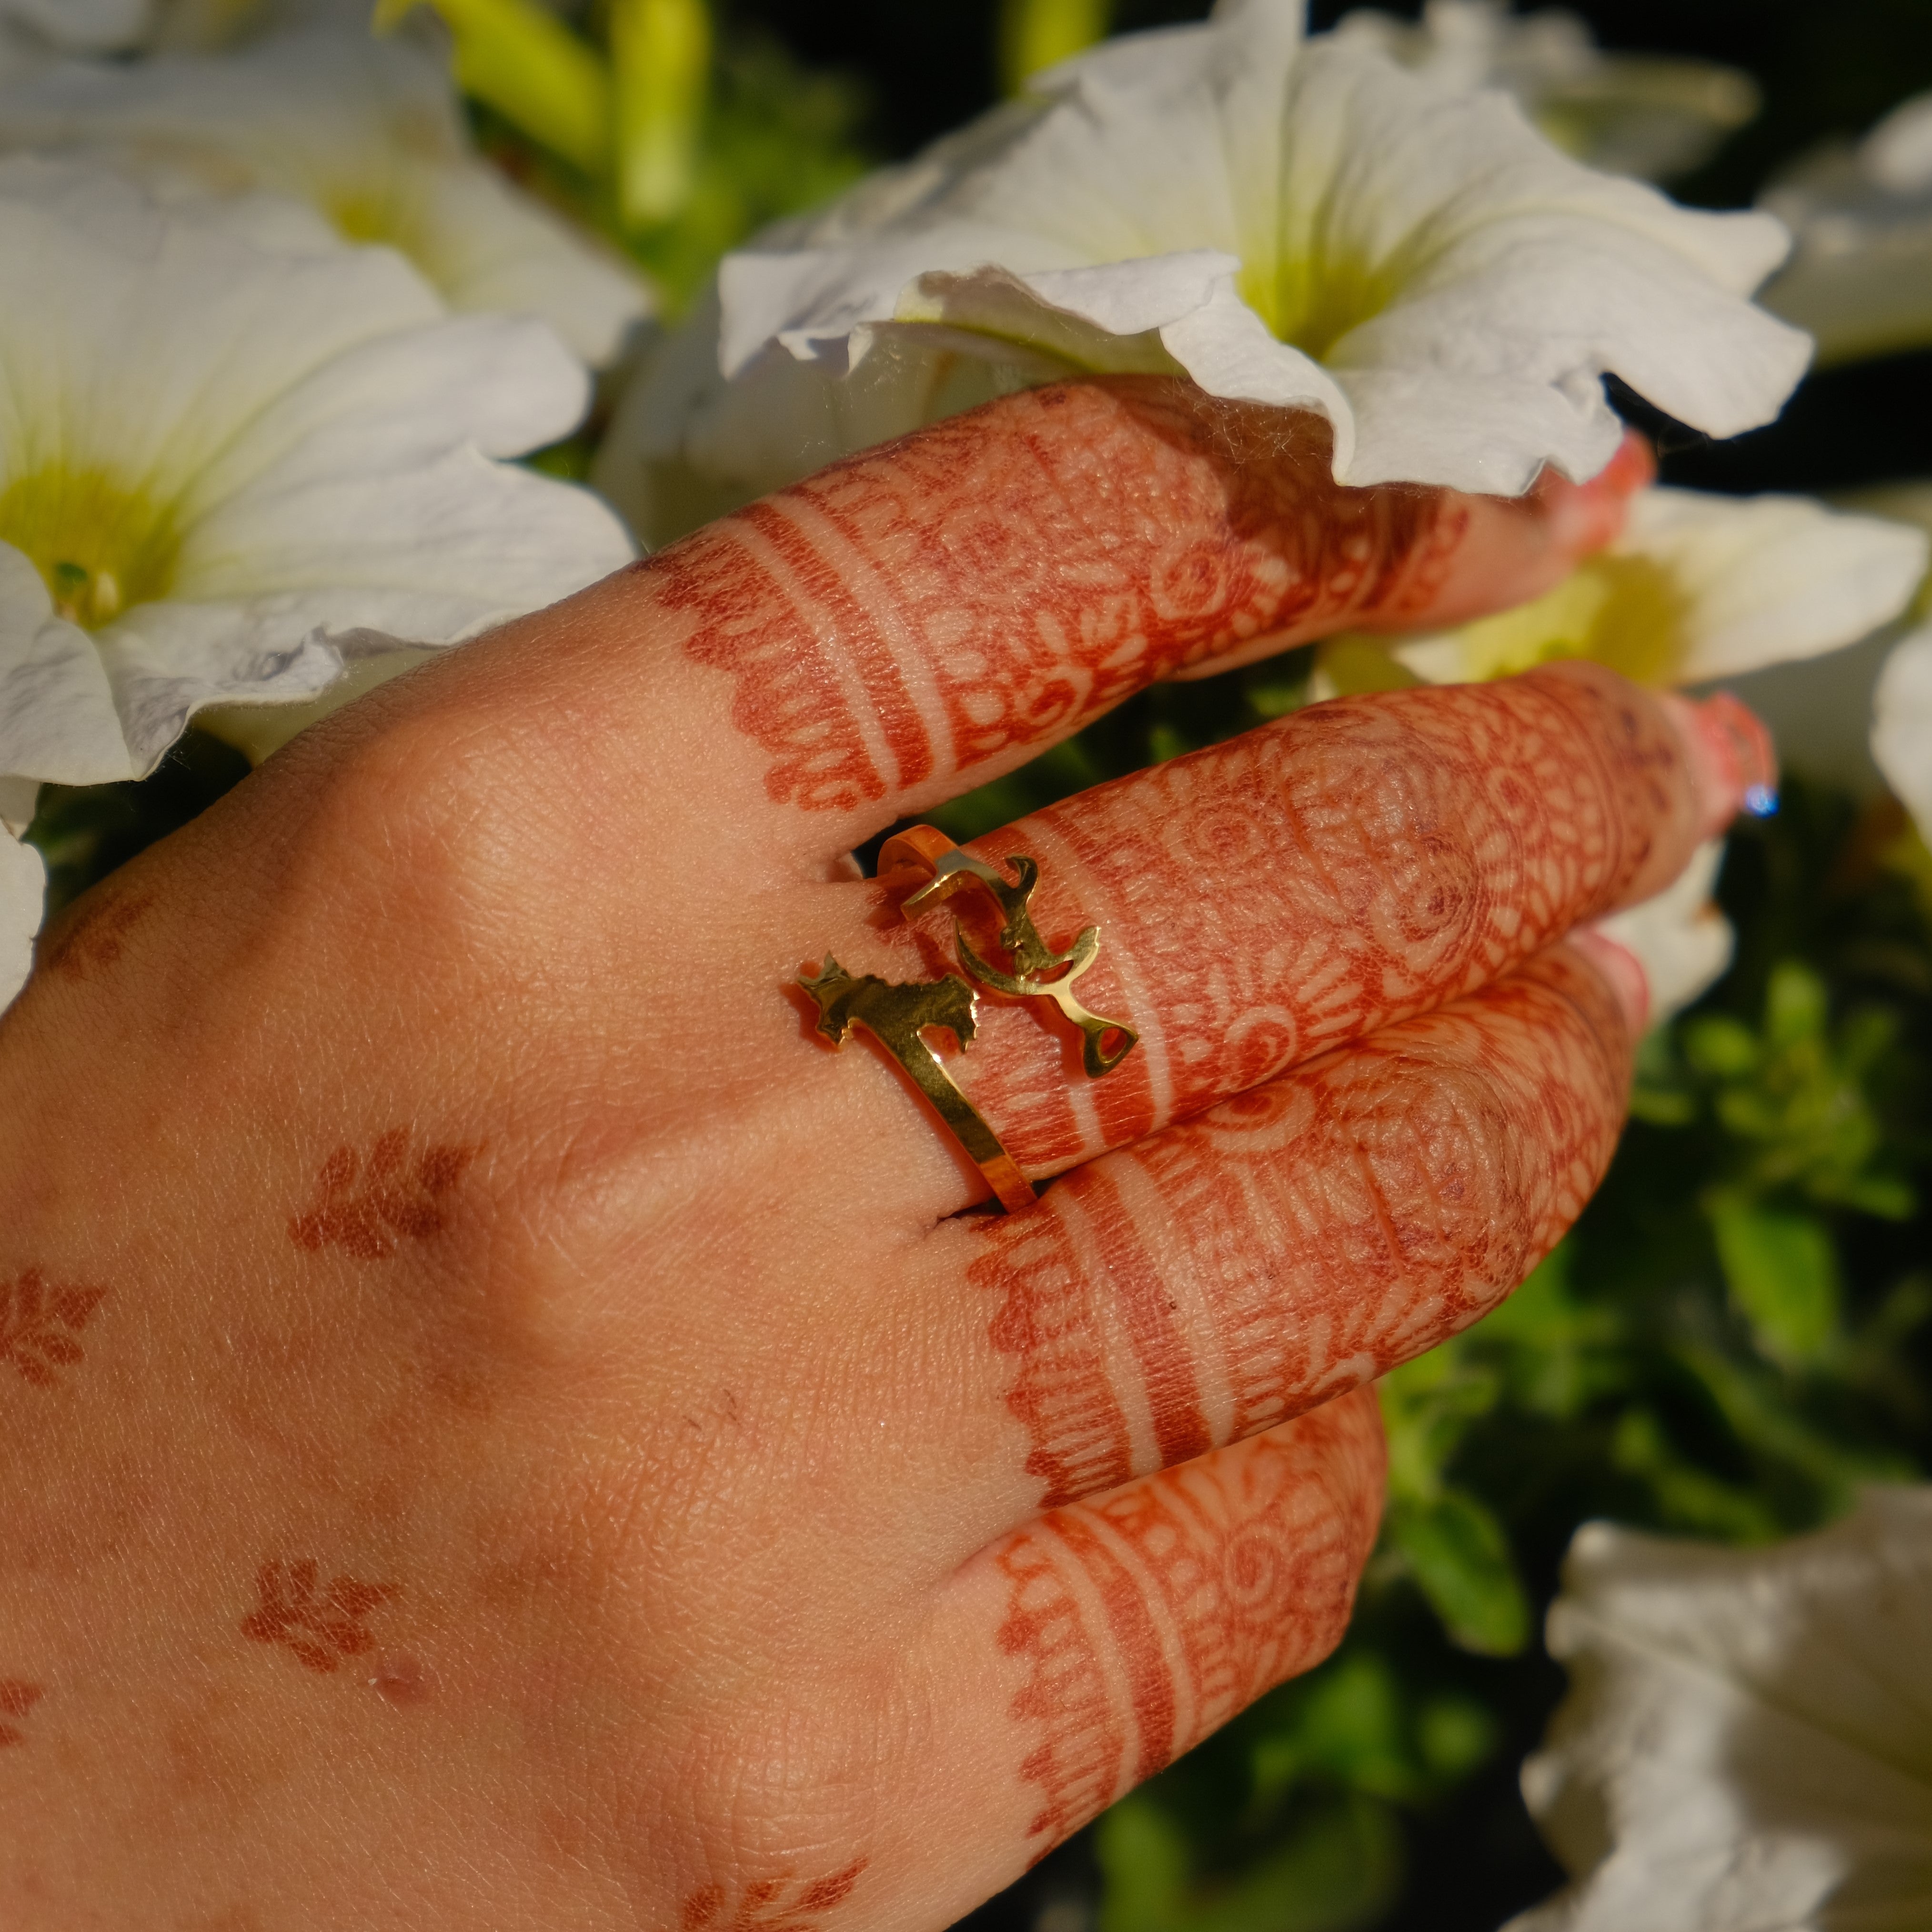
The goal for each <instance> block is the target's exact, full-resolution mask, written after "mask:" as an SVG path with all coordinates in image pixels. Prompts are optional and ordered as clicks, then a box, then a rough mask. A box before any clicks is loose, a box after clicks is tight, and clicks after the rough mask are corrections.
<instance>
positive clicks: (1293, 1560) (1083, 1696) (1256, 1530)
mask: <svg viewBox="0 0 1932 1932" xmlns="http://www.w3.org/2000/svg"><path fill="white" fill-rule="evenodd" d="M1381 1440H1382V1439H1381V1433H1380V1425H1379V1421H1378V1419H1377V1418H1376V1412H1375V1409H1374V1404H1373V1397H1367V1396H1358V1397H1347V1398H1344V1399H1343V1400H1341V1401H1340V1402H1337V1403H1333V1404H1331V1405H1330V1406H1329V1407H1328V1408H1326V1409H1319V1410H1317V1411H1316V1412H1314V1413H1313V1415H1307V1416H1305V1417H1304V1418H1301V1421H1298V1423H1296V1424H1295V1425H1294V1426H1293V1427H1292V1429H1288V1430H1280V1431H1278V1432H1277V1433H1274V1434H1271V1435H1268V1436H1261V1437H1259V1438H1257V1439H1255V1440H1254V1441H1253V1442H1248V1443H1245V1444H1243V1445H1240V1446H1239V1447H1238V1448H1236V1449H1234V1450H1232V1451H1223V1452H1222V1453H1221V1454H1217V1455H1214V1456H1209V1457H1202V1458H1201V1459H1200V1460H1197V1461H1196V1462H1193V1463H1187V1464H1184V1465H1183V1466H1181V1467H1180V1468H1178V1469H1172V1470H1169V1471H1168V1472H1166V1473H1164V1474H1163V1475H1159V1476H1156V1477H1151V1478H1147V1479H1146V1480H1145V1481H1140V1482H1137V1483H1133V1484H1130V1485H1128V1486H1127V1487H1126V1488H1125V1489H1124V1490H1119V1491H1118V1492H1116V1493H1115V1494H1113V1495H1112V1496H1109V1497H1107V1498H1106V1499H1104V1500H1103V1501H1101V1502H1097V1503H1088V1504H1079V1505H1073V1506H1072V1507H1070V1508H1064V1509H1061V1510H1056V1511H1053V1512H1052V1513H1051V1514H1049V1515H1047V1516H1046V1517H1043V1519H1042V1520H1040V1522H1039V1523H1036V1524H1034V1525H1033V1526H1031V1527H1030V1528H1028V1529H1024V1530H1022V1531H1020V1532H1018V1533H1017V1534H1016V1535H1014V1536H1013V1537H1011V1538H1008V1539H1007V1542H1006V1543H1005V1544H1004V1545H1003V1546H1002V1547H1001V1548H1000V1549H999V1550H998V1552H997V1553H996V1554H995V1558H994V1561H995V1564H996V1565H997V1566H998V1569H999V1571H1000V1572H1001V1574H1002V1576H1003V1577H1004V1578H1005V1580H1006V1581H1007V1614H1006V1616H1005V1619H1004V1622H1002V1624H1001V1627H1000V1631H999V1637H998V1642H999V1646H1000V1649H1001V1651H1002V1652H1004V1654H1005V1655H1007V1656H1008V1657H1010V1658H1013V1659H1015V1660H1016V1661H1018V1662H1019V1664H1021V1665H1022V1667H1023V1668H1024V1670H1025V1681H1024V1682H1023V1683H1022V1686H1021V1688H1020V1689H1019V1691H1018V1693H1017V1694H1016V1697H1015V1698H1014V1700H1013V1706H1012V1711H1013V1716H1014V1718H1016V1720H1017V1721H1019V1723H1020V1724H1021V1725H1022V1727H1024V1728H1025V1730H1026V1731H1027V1733H1028V1734H1029V1735H1031V1736H1034V1737H1035V1738H1036V1739H1037V1742H1035V1744H1034V1746H1033V1748H1031V1750H1030V1751H1028V1754H1027V1755H1026V1756H1025V1758H1024V1759H1023V1760H1022V1763H1021V1765H1020V1767H1019V1769H1020V1775H1021V1776H1022V1778H1023V1779H1024V1780H1025V1781H1026V1782H1027V1783H1028V1784H1032V1785H1034V1786H1036V1787H1037V1788H1038V1790H1039V1791H1040V1810H1039V1811H1037V1813H1036V1814H1035V1815H1034V1817H1033V1819H1032V1820H1031V1822H1030V1823H1029V1826H1028V1838H1030V1839H1036V1840H1037V1841H1040V1843H1039V1852H1040V1855H1044V1854H1045V1853H1046V1852H1048V1851H1049V1850H1051V1849H1052V1847H1053V1846H1055V1845H1056V1844H1058V1843H1060V1842H1061V1840H1062V1839H1064V1838H1067V1837H1068V1836H1069V1835H1070V1834H1071V1833H1073V1832H1075V1831H1076V1830H1078V1829H1079V1827H1080V1826H1082V1825H1083V1824H1085V1823H1086V1822H1087V1820H1088V1819H1090V1818H1091V1817H1094V1816H1095V1815H1096V1814H1098V1813H1099V1812H1100V1811H1103V1810H1105V1809H1106V1807H1107V1806H1108V1805H1111V1804H1112V1802H1114V1800H1115V1799H1116V1798H1118V1796H1120V1795H1121V1793H1123V1792H1124V1791H1125V1790H1128V1789H1129V1788H1130V1787H1132V1786H1133V1785H1135V1784H1139V1782H1141V1781H1142V1780H1143V1779H1145V1778H1150V1777H1151V1776H1152V1775H1154V1772H1157V1771H1159V1770H1160V1769H1163V1767H1164V1766H1166V1765H1168V1764H1170V1763H1172V1762H1173V1760H1175V1758H1176V1757H1179V1756H1180V1755H1181V1753H1182V1752H1183V1751H1187V1749H1188V1748H1190V1747H1191V1746H1192V1745H1195V1744H1196V1743H1198V1742H1199V1741H1200V1739H1202V1738H1204V1737H1205V1736H1207V1735H1208V1733H1210V1732H1211V1731H1213V1730H1216V1729H1217V1728H1218V1727H1220V1725H1222V1724H1225V1723H1226V1721H1228V1719H1229V1718H1232V1717H1233V1716H1234V1715H1235V1714H1236V1713H1237V1712H1239V1711H1241V1710H1242V1709H1245V1708H1246V1707H1247V1705H1249V1704H1250V1703H1252V1702H1253V1700H1255V1699H1256V1697H1259V1696H1260V1695H1261V1694H1262V1692H1263V1691H1266V1690H1268V1689H1271V1688H1272V1687H1273V1686H1274V1685H1277V1684H1278V1683H1280V1682H1281V1681H1282V1680H1283V1679H1284V1678H1286V1677H1289V1676H1294V1675H1295V1674H1296V1673H1298V1672H1300V1671H1303V1670H1307V1669H1309V1668H1310V1667H1311V1666H1313V1664H1316V1663H1317V1662H1319V1661H1320V1660H1321V1658H1323V1657H1324V1656H1325V1655H1327V1654H1328V1652H1329V1651H1330V1650H1331V1649H1333V1648H1334V1646H1335V1644H1336V1643H1337V1642H1338V1641H1339V1640H1340V1637H1341V1634H1342V1632H1343V1628H1345V1627H1346V1624H1347V1622H1348V1616H1349V1607H1350V1605H1351V1604H1352V1601H1353V1598H1354V1592H1355V1580H1356V1578H1357V1577H1358V1575H1359V1574H1360V1572H1361V1566H1362V1565H1363V1563H1364V1562H1366V1561H1367V1556H1368V1553H1369V1550H1370V1547H1371V1546H1372V1544H1373V1542H1374V1540H1375V1534H1376V1524H1377V1522H1378V1520H1379V1515H1380V1511H1381V1493H1382V1460H1381V1457H1382V1451H1381Z"/></svg>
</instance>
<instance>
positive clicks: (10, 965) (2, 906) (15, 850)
mask: <svg viewBox="0 0 1932 1932" xmlns="http://www.w3.org/2000/svg"><path fill="white" fill-rule="evenodd" d="M46 894H47V873H46V866H45V865H43V863H42V862H41V859H40V854H39V853H37V852H36V851H35V850H34V848H33V847H32V846H31V845H27V844H23V843H22V842H21V841H20V840H19V839H18V838H13V836H11V835H10V834H8V833H7V832H0V1007H7V1006H8V1005H10V1004H12V1002H13V999H14V997H15V996H16V995H17V994H18V993H19V992H20V989H21V988H22V987H23V986H25V985H26V983H27V976H28V974H30V973H31V972H32V971H33V970H34V937H35V935H37V933H38V932H40V922H41V920H42V919H43V918H44V917H45V916H46Z"/></svg>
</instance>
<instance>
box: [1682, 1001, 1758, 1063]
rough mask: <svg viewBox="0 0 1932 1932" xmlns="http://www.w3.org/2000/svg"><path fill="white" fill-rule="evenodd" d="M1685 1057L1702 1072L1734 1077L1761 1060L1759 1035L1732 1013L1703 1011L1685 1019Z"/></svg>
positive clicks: (1683, 1030) (1683, 1032)
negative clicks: (1695, 1017) (1733, 1017)
mask: <svg viewBox="0 0 1932 1932" xmlns="http://www.w3.org/2000/svg"><path fill="white" fill-rule="evenodd" d="M1682 1040H1683V1043H1684V1057H1685V1059H1686V1060H1688V1061H1689V1062H1690V1063H1691V1065H1692V1066H1693V1067H1695V1068H1696V1069H1697V1071H1698V1072H1699V1073H1708V1074H1711V1075H1713V1076H1716V1077H1717V1078H1718V1079H1736V1078H1737V1077H1739V1076H1741V1075H1743V1074H1746V1073H1750V1072H1751V1070H1753V1069H1754V1067H1756V1066H1757V1063H1758V1046H1757V1036H1756V1035H1755V1034H1753V1033H1752V1031H1751V1028H1749V1027H1748V1026H1746V1025H1745V1023H1744V1022H1743V1021H1742V1020H1738V1019H1732V1017H1731V1016H1730V1014H1728V1013H1703V1014H1700V1015H1699V1016H1698V1017H1697V1019H1693V1020H1688V1021H1686V1022H1685V1025H1684V1027H1683V1029H1682Z"/></svg>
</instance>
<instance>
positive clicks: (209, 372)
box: [0, 159, 632, 783]
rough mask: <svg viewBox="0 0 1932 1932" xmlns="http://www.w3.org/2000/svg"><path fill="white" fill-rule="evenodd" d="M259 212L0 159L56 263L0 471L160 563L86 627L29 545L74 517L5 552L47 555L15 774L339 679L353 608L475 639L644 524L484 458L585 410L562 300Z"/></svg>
mask: <svg viewBox="0 0 1932 1932" xmlns="http://www.w3.org/2000/svg"><path fill="white" fill-rule="evenodd" d="M259 222H260V204H257V203H252V202H225V203H209V202H197V203H196V204H194V205H192V206H191V207H189V208H184V209H177V210H175V211H163V210H161V209H160V208H157V207H156V206H155V205H154V204H153V203H152V202H150V201H149V200H148V199H146V198H145V197H144V196H142V195H140V194H139V193H138V192H137V191H136V190H134V189H133V187H130V185H129V184H127V183H126V182H125V181H124V180H123V179H121V178H120V177H118V175H114V174H113V173H111V172H109V173H102V172H96V171H89V170H87V169H82V168H78V167H76V166H71V165H68V166H53V165H49V164H47V163H40V162H37V161H32V160H20V159H16V160H10V161H8V162H6V163H0V247H5V248H8V249H10V250H12V251H15V252H16V254H17V255H18V256H19V257H20V258H21V259H27V260H32V261H34V264H35V268H36V274H35V276H34V278H31V281H23V283H22V284H20V286H19V287H17V289H16V290H15V292H14V293H13V297H12V299H10V302H9V304H8V305H7V308H6V310H5V313H4V314H0V411H4V413H5V415H6V416H7V419H8V420H9V434H8V436H7V439H6V440H5V458H6V462H7V468H6V469H5V472H0V484H4V485H5V486H6V487H8V488H10V490H12V491H13V493H14V496H15V497H16V498H17V502H16V506H15V511H14V514H16V515H17V517H21V518H24V519H26V520H27V523H28V525H31V523H32V520H33V518H34V517H35V516H36V515H40V516H43V517H49V516H50V517H53V518H54V522H55V525H58V524H59V520H60V516H61V515H62V514H69V515H70V520H71V516H72V515H80V517H81V520H82V522H83V524H84V525H85V526H86V528H85V529H83V532H82V533H81V534H82V535H83V537H84V538H85V540H86V541H85V542H83V544H80V548H82V549H85V548H86V547H87V546H88V545H89V544H93V545H95V547H100V546H102V545H104V546H105V547H106V548H107V550H113V547H114V546H115V544H117V543H119V544H122V545H123V546H124V547H125V546H132V547H133V554H134V556H135V560H136V563H137V564H138V565H139V568H138V569H135V570H133V571H132V572H131V573H130V574H128V573H124V574H122V575H121V576H118V577H115V580H114V591H115V599H114V601H125V602H127V603H129V604H130V605H131V607H130V608H127V609H126V610H124V611H123V612H121V613H119V614H118V615H117V614H116V613H115V612H114V611H113V610H112V609H111V608H110V609H109V610H105V611H102V612H100V613H98V615H97V616H94V617H91V618H90V619H89V621H90V622H93V623H94V625H95V628H94V631H93V634H92V637H91V639H90V637H89V635H88V634H86V633H85V632H83V631H80V630H78V629H77V628H74V625H62V624H60V623H59V622H58V620H56V619H51V618H49V617H48V616H47V613H48V612H49V610H50V605H49V600H48V597H47V593H46V589H44V587H43V586H42V585H41V581H40V574H39V570H37V569H36V568H35V565H38V566H39V568H40V570H46V569H49V568H53V569H56V570H58V569H62V568H67V567H68V566H67V565H65V564H64V563H62V562H60V561H59V559H60V558H61V557H62V556H63V555H64V554H65V552H64V551H63V550H62V548H61V546H62V544H66V543H68V541H69V539H70V535H71V532H68V531H67V530H66V529H65V527H64V526H63V527H58V528H55V527H49V529H40V531H39V533H38V536H37V539H35V540H37V541H40V542H41V543H42V544H43V547H45V546H46V545H52V546H53V548H52V549H51V550H49V553H48V554H46V555H44V556H35V557H34V559H32V560H31V561H29V560H28V559H26V558H25V557H22V556H19V555H18V553H7V554H8V555H11V556H13V558H14V561H15V563H16V564H17V566H18V568H17V569H15V570H14V571H13V575H14V577H17V578H19V579H20V585H19V589H20V596H19V597H17V598H16V599H15V600H14V607H17V609H19V610H21V611H23V612H26V611H27V610H28V604H29V601H31V600H28V598H27V597H26V592H27V589H28V588H29V586H28V582H27V580H28V579H31V588H32V589H34V592H35V594H36V595H37V598H38V602H37V604H34V605H33V608H34V609H36V610H38V611H39V613H41V616H40V624H39V628H38V629H37V630H35V629H34V628H31V625H30V624H29V622H28V617H27V616H22V617H21V618H20V626H21V637H20V640H18V641H17V642H16V643H14V644H13V646H12V647H11V658H12V663H11V666H10V670H9V671H8V673H7V674H8V676H9V677H10V691H12V692H13V693H17V694H19V697H20V701H18V702H16V703H10V705H9V706H8V707H7V710H6V712H5V718H4V737H0V775H7V774H13V775H26V776H30V777H34V778H47V779H58V780H62V781H66V782H69V783H86V782H92V781H97V780H98V779H101V778H110V777H112V778H122V777H127V776H130V775H142V774H145V772H148V770H151V769H152V768H153V766H154V764H155V763H157V761H158V760H159V759H160V757H161V755H162V754H163V751H165V750H166V747H167V745H168V744H169V742H172V739H173V738H174V737H175V735H176V734H177V733H178V732H179V731H180V730H181V727H182V726H183V725H184V724H185V723H186V721H187V719H188V718H189V717H190V716H191V715H193V712H195V711H196V710H197V709H199V708H201V707H202V706H206V705H211V704H216V703H224V702H233V701H237V700H250V701H257V702H260V701H266V700H284V699H299V698H308V697H314V695H316V694H318V693H319V692H320V691H323V689H325V688H326V687H327V686H328V685H329V684H330V683H331V682H333V680H334V679H335V678H336V677H337V676H339V675H340V674H341V670H342V665H343V658H342V655H341V649H339V648H338V644H339V643H341V642H342V641H344V640H347V638H349V637H350V636H352V635H353V634H354V633H355V632H356V631H359V630H363V629H373V630H379V631H387V632H390V633H393V634H395V635H396V636H398V637H403V638H405V639H408V640H411V641H420V642H425V643H449V642H453V641H455V640H457V639H459V638H461V637H467V636H469V635H472V634H474V633H475V632H476V631H479V630H481V629H483V628H485V627H487V625H490V624H492V623H494V622H499V621H500V620H501V619H504V618H506V617H508V616H514V615H516V614H518V613H521V612H523V611H525V610H530V609H532V608H535V607H537V606H539V605H541V604H547V603H550V602H552V601H554V600H555V599H556V598H559V597H562V596H564V595H567V594H568V593H569V592H571V591H573V590H575V589H580V588H581V587H582V586H583V585H584V584H586V583H589V582H591V581H592V580H595V578H597V577H601V576H602V575H604V574H606V573H607V572H608V571H610V570H613V569H615V568H618V567H619V565H622V564H623V563H625V562H627V561H628V559H629V558H630V557H631V554H632V549H631V544H630V542H629V541H628V538H627V537H626V536H625V533H624V532H623V530H622V527H621V526H620V525H619V523H618V522H617V520H616V518H615V517H613V515H612V514H611V513H610V511H609V510H608V509H607V508H605V507H604V505H602V504H601V503H600V502H598V501H597V499H595V497H593V496H591V495H590V494H589V493H588V492H587V491H585V490H579V489H576V488H574V487H571V486H569V485H567V484H560V483H556V482H553V481H550V480H548V479H547V478H543V477H541V476H538V475H534V474H532V473H531V472H529V471H526V470H524V469H517V468H512V467H510V466H507V465H505V464H503V463H499V462H495V461H492V460H490V458H491V457H499V456H510V455H518V454H520V453H521V452H523V451H525V450H527V449H529V448H531V447H532V446H535V445H538V444H541V443H548V442H550V441H552V440H555V439H556V437H559V436H561V435H562V434H565V432H567V431H568V429H569V428H571V426H572V425H574V423H575V422H576V421H577V419H578V417H579V416H580V414H581V413H582V411H583V407H584V405H585V403H586V400H587V396H588V379H587V377H586V374H585V372H584V371H583V367H582V365H580V363H579V362H577V359H575V358H574V357H573V356H571V355H570V354H569V353H568V350H565V347H564V346H563V345H562V344H561V343H560V342H559V341H558V340H557V339H556V337H555V335H553V333H552V332H550V330H549V329H547V328H546V327H545V326H544V325H543V324H541V323H536V322H532V321H529V320H520V319H514V318H511V317H503V316H470V317H449V316H447V315H446V314H444V313H443V310H442V308H441V305H440V303H439V302H437V299H436V297H435V296H434V294H433V293H432V292H431V290H429V288H428V285H427V284H425V283H424V282H423V281H422V278H420V277H419V275H417V274H416V272H415V271H414V270H413V269H410V267H409V266H407V264H406V263H404V261H403V260H401V257H398V256H396V255H395V254H392V253H391V252H389V251H387V250H382V249H346V248H343V247H341V245H339V244H336V243H334V242H325V243H323V244H320V245H317V246H316V247H314V248H304V249H302V250H298V251H290V250H287V249H284V248H273V249H269V250H264V249H263V248H259V247H257V246H255V245H254V243H253V241H252V239H251V236H252V234H253V232H254V228H255V226H257V225H259ZM77 479H78V480H77ZM76 491H78V492H79V495H78V496H74V492H76ZM63 492H65V493H67V494H68V496H69V497H72V498H73V500H74V502H78V503H80V505H81V508H80V511H74V510H73V508H72V504H71V503H70V505H69V510H68V511H59V508H58V506H59V505H60V504H61V503H62V502H63V500H65V499H64V497H63ZM48 504H52V505H54V506H55V508H53V509H47V508H45V506H46V505H48ZM37 506H40V507H38V508H37ZM7 534H9V532H8V530H7V529H0V537H4V536H5V535H7ZM15 534H19V533H18V532H15ZM28 540H29V539H28V536H27V535H20V541H23V542H25V541H28ZM22 571H24V572H25V577H21V572H22ZM90 594H91V593H90ZM89 608H90V609H92V606H90V607H89ZM104 697H106V698H107V703H106V705H105V706H104V705H103V702H102V700H103V698H104ZM117 738H118V739H119V740H120V741H121V742H120V743H119V745H118V748H116V746H115V742H114V741H115V739H117Z"/></svg>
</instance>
